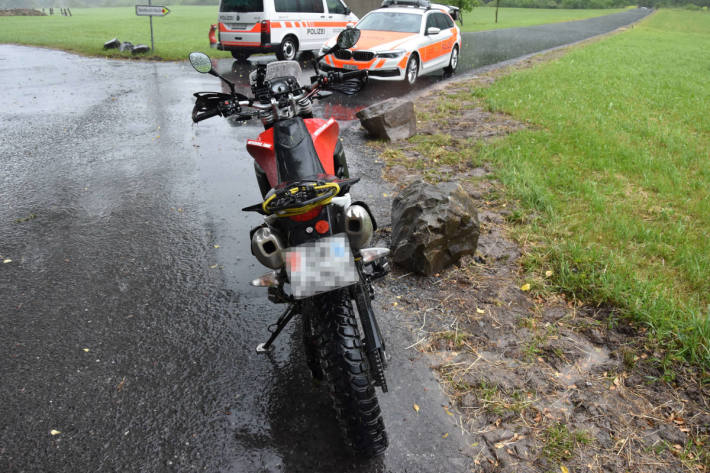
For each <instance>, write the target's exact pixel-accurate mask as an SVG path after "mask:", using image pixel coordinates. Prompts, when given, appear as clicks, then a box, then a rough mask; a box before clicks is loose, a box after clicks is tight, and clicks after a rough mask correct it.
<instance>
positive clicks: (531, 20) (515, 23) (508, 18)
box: [457, 7, 624, 31]
mask: <svg viewBox="0 0 710 473" xmlns="http://www.w3.org/2000/svg"><path fill="white" fill-rule="evenodd" d="M621 11H624V9H623V8H615V9H612V8H610V9H599V10H564V9H550V10H546V9H542V8H499V9H498V23H496V22H495V14H496V9H495V8H492V7H480V8H474V9H473V11H471V12H464V16H463V26H461V25H460V24H459V27H460V28H461V31H485V30H497V29H501V28H517V27H520V26H534V25H543V24H546V23H560V22H562V21H573V20H584V19H585V18H593V17H595V16H603V15H611V14H612V13H619V12H621ZM457 24H458V23H457Z"/></svg>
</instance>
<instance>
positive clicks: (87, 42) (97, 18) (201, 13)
mask: <svg viewBox="0 0 710 473" xmlns="http://www.w3.org/2000/svg"><path fill="white" fill-rule="evenodd" d="M71 11H72V15H73V16H71V17H65V16H59V15H54V16H13V17H0V43H21V44H29V45H36V46H47V47H52V48H60V49H64V50H67V51H73V52H77V53H80V54H87V55H97V56H113V57H116V56H125V57H129V56H130V53H120V52H118V51H117V50H109V51H104V50H103V49H102V48H103V43H104V42H106V41H108V40H110V39H111V38H114V37H118V39H120V40H121V41H130V42H132V43H133V44H139V43H143V44H147V45H148V46H150V26H149V23H148V21H149V20H148V17H138V16H136V13H135V8H132V7H117V8H72V10H71ZM216 22H217V6H186V5H185V6H183V5H178V6H174V7H170V14H168V16H165V17H157V18H153V30H154V38H155V56H158V57H161V58H163V59H168V60H180V59H185V58H186V57H187V55H188V53H190V51H209V54H210V55H211V56H215V57H231V56H230V54H229V53H228V52H222V51H217V50H216V49H212V50H210V46H209V40H208V38H207V35H208V33H209V29H210V25H211V24H213V23H216Z"/></svg>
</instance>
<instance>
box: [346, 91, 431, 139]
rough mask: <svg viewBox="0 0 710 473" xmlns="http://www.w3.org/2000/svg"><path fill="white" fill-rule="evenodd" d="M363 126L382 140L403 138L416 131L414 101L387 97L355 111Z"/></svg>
mask: <svg viewBox="0 0 710 473" xmlns="http://www.w3.org/2000/svg"><path fill="white" fill-rule="evenodd" d="M356 115H357V117H358V118H359V119H360V123H361V124H362V126H363V128H365V129H366V130H367V132H368V133H370V135H372V136H374V137H375V138H379V139H382V140H390V141H395V140H404V139H407V138H409V137H410V136H412V135H415V134H416V133H417V117H416V115H415V114H414V103H412V102H411V101H409V100H407V101H403V100H399V99H396V98H391V99H387V100H385V101H384V102H380V103H376V104H374V105H371V106H369V107H367V108H364V109H362V110H360V111H359V112H357V114H356Z"/></svg>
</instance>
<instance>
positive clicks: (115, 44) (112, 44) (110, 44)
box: [104, 38, 121, 49]
mask: <svg viewBox="0 0 710 473" xmlns="http://www.w3.org/2000/svg"><path fill="white" fill-rule="evenodd" d="M119 47H121V42H120V41H119V40H118V38H113V39H112V40H110V41H106V42H105V43H104V49H117V48H119Z"/></svg>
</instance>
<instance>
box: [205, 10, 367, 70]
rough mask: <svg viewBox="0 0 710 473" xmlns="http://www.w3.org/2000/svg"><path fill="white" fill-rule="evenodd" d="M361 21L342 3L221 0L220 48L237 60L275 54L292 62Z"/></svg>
mask: <svg viewBox="0 0 710 473" xmlns="http://www.w3.org/2000/svg"><path fill="white" fill-rule="evenodd" d="M357 20H358V18H357V16H355V15H354V14H353V13H352V11H351V10H350V8H348V6H347V5H346V4H345V3H343V2H342V1H341V0H221V1H220V4H219V24H218V26H217V31H218V37H217V38H216V39H217V44H216V46H217V48H218V49H222V50H225V51H231V52H232V56H233V57H234V58H235V59H237V60H242V61H243V60H246V58H247V57H248V56H249V55H250V54H254V53H271V52H275V53H276V57H277V58H278V59H279V60H291V59H294V58H295V57H296V53H297V52H298V51H308V50H312V51H317V50H319V49H320V48H321V46H323V43H325V42H326V41H327V40H328V39H330V38H331V37H333V36H336V35H337V34H338V33H340V31H341V30H343V29H345V27H346V25H347V24H348V23H355V22H356V21H357Z"/></svg>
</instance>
